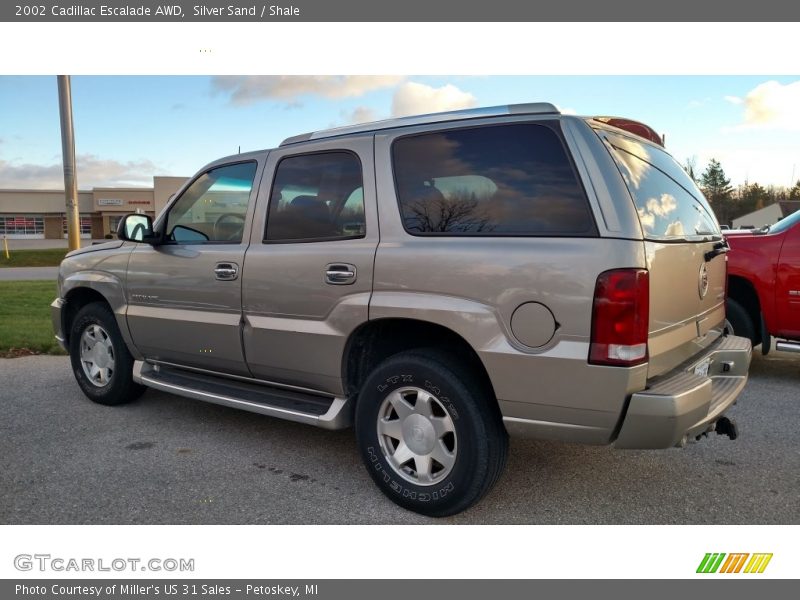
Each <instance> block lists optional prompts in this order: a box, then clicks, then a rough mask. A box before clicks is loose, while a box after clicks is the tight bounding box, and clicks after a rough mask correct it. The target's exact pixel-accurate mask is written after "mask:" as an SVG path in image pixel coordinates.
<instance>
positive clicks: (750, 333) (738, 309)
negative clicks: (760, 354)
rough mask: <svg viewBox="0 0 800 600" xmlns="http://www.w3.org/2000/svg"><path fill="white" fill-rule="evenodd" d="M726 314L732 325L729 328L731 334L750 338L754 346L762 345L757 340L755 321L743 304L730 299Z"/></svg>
mask: <svg viewBox="0 0 800 600" xmlns="http://www.w3.org/2000/svg"><path fill="white" fill-rule="evenodd" d="M725 312H726V313H727V314H726V316H727V319H728V323H729V324H730V325H729V327H728V329H729V333H732V334H733V335H738V336H739V337H745V338H748V339H749V340H750V341H751V342H752V343H753V346H757V345H758V344H760V343H761V339H760V338H758V339H756V328H755V326H754V325H753V320H752V319H751V318H750V315H748V314H747V311H746V310H745V309H744V307H743V306H742V305H741V304H739V303H738V302H736V300H733V299H731V298H728V300H727V302H726V303H725ZM731 330H732V331H731Z"/></svg>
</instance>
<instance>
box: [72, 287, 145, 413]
mask: <svg viewBox="0 0 800 600" xmlns="http://www.w3.org/2000/svg"><path fill="white" fill-rule="evenodd" d="M69 357H70V361H71V363H72V371H73V373H75V379H76V380H77V381H78V385H79V386H80V387H81V390H82V391H83V393H84V394H86V396H87V397H88V398H89V399H90V400H92V401H93V402H97V403H98V404H106V405H109V406H113V405H116V404H124V403H126V402H130V401H131V400H135V399H136V398H138V397H139V396H141V395H142V393H143V392H144V391H145V389H147V388H145V387H144V386H142V385H139V384H137V383H134V381H133V357H132V356H131V354H130V352H128V348H127V346H125V340H123V339H122V334H121V333H120V331H119V327H118V326H117V320H116V318H115V317H114V313H112V312H111V309H110V308H109V307H108V305H107V304H105V303H103V302H92V303H91V304H87V305H86V306H84V307H83V308H82V309H80V310H79V311H78V314H77V315H75V319H74V320H73V322H72V327H71V328H70V335H69Z"/></svg>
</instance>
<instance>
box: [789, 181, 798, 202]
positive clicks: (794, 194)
mask: <svg viewBox="0 0 800 600" xmlns="http://www.w3.org/2000/svg"><path fill="white" fill-rule="evenodd" d="M789 200H800V179H798V180H797V183H795V184H794V187H793V188H792V189H791V190H789Z"/></svg>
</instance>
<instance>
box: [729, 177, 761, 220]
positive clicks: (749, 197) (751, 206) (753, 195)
mask: <svg viewBox="0 0 800 600" xmlns="http://www.w3.org/2000/svg"><path fill="white" fill-rule="evenodd" d="M766 196H767V190H765V189H764V188H763V187H761V186H760V185H758V184H757V183H751V184H749V185H748V184H744V185H743V186H742V187H741V188H739V201H738V202H737V203H736V204H737V206H736V215H735V216H734V217H733V218H734V219H735V218H737V217H740V216H742V215H746V214H748V213H751V212H753V211H754V210H758V209H759V208H764V206H766V205H767V204H769V203H765V198H766Z"/></svg>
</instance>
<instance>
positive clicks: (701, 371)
mask: <svg viewBox="0 0 800 600" xmlns="http://www.w3.org/2000/svg"><path fill="white" fill-rule="evenodd" d="M710 366H711V359H710V358H707V359H705V360H704V361H703V362H701V363H700V364H698V365H695V367H694V374H695V375H699V376H700V377H708V367H710Z"/></svg>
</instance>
